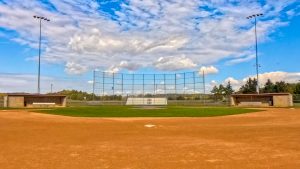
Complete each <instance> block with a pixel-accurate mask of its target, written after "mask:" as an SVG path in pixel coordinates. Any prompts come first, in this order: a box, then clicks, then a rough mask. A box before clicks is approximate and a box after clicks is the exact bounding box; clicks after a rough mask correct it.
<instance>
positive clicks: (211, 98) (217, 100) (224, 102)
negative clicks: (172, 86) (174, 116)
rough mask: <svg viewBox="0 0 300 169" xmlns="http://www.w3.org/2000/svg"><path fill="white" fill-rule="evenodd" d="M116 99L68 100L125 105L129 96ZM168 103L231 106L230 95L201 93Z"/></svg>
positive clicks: (82, 103) (74, 103) (75, 103)
mask: <svg viewBox="0 0 300 169" xmlns="http://www.w3.org/2000/svg"><path fill="white" fill-rule="evenodd" d="M115 98H116V99H107V100H95V101H86V100H82V101H79V100H68V101H67V105H68V106H100V105H125V104H126V100H127V97H122V98H120V97H115ZM168 105H171V106H176V105H177V106H229V105H230V96H221V95H213V94H206V95H203V94H201V95H199V97H182V98H180V99H174V98H173V97H168Z"/></svg>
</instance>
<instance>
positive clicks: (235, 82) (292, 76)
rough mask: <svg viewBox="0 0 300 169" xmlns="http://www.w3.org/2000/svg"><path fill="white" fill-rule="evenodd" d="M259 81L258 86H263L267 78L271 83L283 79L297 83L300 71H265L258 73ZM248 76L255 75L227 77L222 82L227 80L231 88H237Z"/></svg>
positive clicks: (253, 76) (224, 82) (252, 76)
mask: <svg viewBox="0 0 300 169" xmlns="http://www.w3.org/2000/svg"><path fill="white" fill-rule="evenodd" d="M258 77H259V83H260V86H263V85H264V84H265V83H266V82H267V80H268V79H270V80H271V81H272V82H273V83H275V82H279V81H285V82H287V83H298V82H299V79H300V72H282V71H276V72H267V73H262V74H259V76H258ZM249 78H256V75H251V76H247V77H245V78H243V79H235V78H233V77H228V78H226V79H225V80H224V81H223V84H224V85H226V84H227V83H228V82H230V83H231V85H232V87H233V89H235V90H238V89H239V88H240V87H241V86H242V85H243V84H245V83H246V81H247V80H248V79H249Z"/></svg>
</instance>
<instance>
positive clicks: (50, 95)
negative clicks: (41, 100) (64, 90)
mask: <svg viewBox="0 0 300 169" xmlns="http://www.w3.org/2000/svg"><path fill="white" fill-rule="evenodd" d="M6 96H34V97H67V96H66V95H61V94H37V93H6Z"/></svg>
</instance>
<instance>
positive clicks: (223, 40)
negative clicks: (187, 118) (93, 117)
mask: <svg viewBox="0 0 300 169" xmlns="http://www.w3.org/2000/svg"><path fill="white" fill-rule="evenodd" d="M3 2H5V3H1V4H0V27H2V28H5V29H8V30H13V31H16V33H15V34H11V35H5V37H6V38H9V39H11V40H13V41H15V42H17V43H20V44H23V45H28V46H30V47H32V48H37V46H38V43H37V42H38V33H39V27H38V21H37V20H34V19H33V18H32V16H33V15H43V16H47V17H49V18H50V20H51V21H50V22H47V23H43V31H42V33H43V49H45V50H43V53H42V59H43V61H47V62H49V63H53V64H64V65H65V67H66V69H65V70H66V72H67V73H71V74H79V73H83V72H86V71H89V70H94V69H95V68H99V69H101V70H107V69H109V68H113V69H115V71H116V70H117V69H118V71H120V70H121V69H129V70H130V69H131V68H132V66H120V65H119V64H120V61H127V62H128V64H129V63H130V64H131V65H134V64H138V65H139V66H138V68H140V67H154V68H158V69H161V70H178V69H186V68H190V67H191V68H194V67H195V66H198V65H209V64H214V63H216V62H218V61H220V60H222V59H233V60H232V61H229V63H230V64H236V63H240V62H245V61H248V60H250V59H252V58H253V57H250V56H249V55H240V54H241V53H243V52H245V51H247V52H248V53H252V52H253V51H252V50H253V49H252V48H251V47H252V46H253V38H254V37H253V31H254V30H253V24H252V23H251V22H250V21H249V20H247V19H245V17H246V16H247V15H249V14H252V13H253V11H256V12H263V13H265V14H266V15H265V16H263V18H262V20H260V21H259V24H258V29H257V30H258V35H259V42H260V43H261V42H264V41H266V40H268V39H269V37H270V34H271V33H272V32H274V30H276V28H278V27H280V26H284V25H286V23H285V22H283V21H282V20H281V14H280V12H281V11H284V9H285V8H286V7H288V6H289V5H291V4H292V3H295V2H297V1H296V0H291V1H280V2H279V1H266V3H265V4H261V3H259V2H254V1H234V2H232V1H230V2H228V1H197V0H189V1H185V0H174V1H172V2H170V1H164V0H153V1H140V0H130V1H127V3H122V2H120V3H121V4H120V6H119V7H120V9H119V10H116V11H114V14H111V13H107V12H105V11H100V10H99V8H98V7H99V6H105V5H106V4H108V3H109V2H108V1H105V2H104V1H99V2H98V3H96V1H74V0H64V1H61V0H51V1H49V3H50V4H51V6H50V5H49V4H46V3H43V1H26V3H24V1H21V0H3ZM52 8H55V10H53V9H52ZM50 9H52V10H50ZM288 14H289V15H295V14H293V13H292V12H288ZM111 18H113V19H111ZM247 52H246V53H247ZM175 56H176V57H175ZM182 56H184V57H182ZM172 57H174V60H176V62H174V63H178V64H179V65H181V66H178V65H176V66H172V65H174V63H172V61H170V60H169V58H172ZM178 57H179V58H180V57H181V59H182V60H183V61H180V60H179V59H178ZM160 58H163V59H162V60H163V61H164V64H162V63H159V61H158V60H159V59H160ZM134 67H135V66H134ZM138 68H135V69H138Z"/></svg>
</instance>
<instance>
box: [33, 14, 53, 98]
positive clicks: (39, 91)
mask: <svg viewBox="0 0 300 169" xmlns="http://www.w3.org/2000/svg"><path fill="white" fill-rule="evenodd" d="M33 17H34V18H35V19H38V20H39V24H40V37H39V63H38V86H37V93H38V94H40V93H41V83H40V81H41V46H42V20H44V21H48V22H49V21H50V19H48V18H46V17H42V16H36V15H34V16H33Z"/></svg>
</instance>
